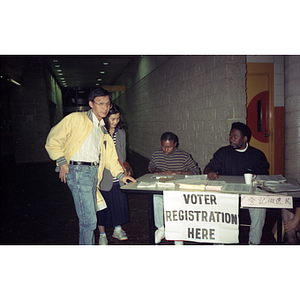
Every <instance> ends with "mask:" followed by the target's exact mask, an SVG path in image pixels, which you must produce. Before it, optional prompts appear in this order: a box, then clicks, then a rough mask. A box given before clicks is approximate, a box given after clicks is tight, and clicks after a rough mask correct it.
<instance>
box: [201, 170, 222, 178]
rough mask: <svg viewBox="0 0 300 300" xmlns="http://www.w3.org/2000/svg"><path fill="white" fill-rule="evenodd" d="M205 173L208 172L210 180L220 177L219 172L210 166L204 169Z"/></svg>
mask: <svg viewBox="0 0 300 300" xmlns="http://www.w3.org/2000/svg"><path fill="white" fill-rule="evenodd" d="M203 173H204V174H207V178H208V179H209V180H214V179H217V178H219V175H218V173H217V172H215V171H214V170H213V169H211V168H210V167H205V169H204V171H203Z"/></svg>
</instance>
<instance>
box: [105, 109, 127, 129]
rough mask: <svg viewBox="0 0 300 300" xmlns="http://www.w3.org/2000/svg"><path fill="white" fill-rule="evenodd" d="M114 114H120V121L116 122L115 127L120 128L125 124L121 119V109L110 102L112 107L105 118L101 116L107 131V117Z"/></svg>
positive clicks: (108, 126)
mask: <svg viewBox="0 0 300 300" xmlns="http://www.w3.org/2000/svg"><path fill="white" fill-rule="evenodd" d="M115 114H120V121H119V123H118V124H117V126H116V127H117V128H118V129H122V128H123V127H124V125H125V122H124V120H123V117H122V113H121V110H120V108H119V106H118V105H116V104H112V107H111V109H110V110H109V112H108V114H107V116H106V117H105V118H103V120H104V123H105V127H106V129H107V131H109V130H110V124H109V120H108V118H109V116H111V115H115Z"/></svg>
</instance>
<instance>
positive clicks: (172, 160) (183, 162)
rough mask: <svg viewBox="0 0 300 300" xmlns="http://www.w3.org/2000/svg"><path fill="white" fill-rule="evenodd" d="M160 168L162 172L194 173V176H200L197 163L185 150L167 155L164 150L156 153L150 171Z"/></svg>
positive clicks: (177, 150) (176, 150)
mask: <svg viewBox="0 0 300 300" xmlns="http://www.w3.org/2000/svg"><path fill="white" fill-rule="evenodd" d="M152 168H158V169H160V170H162V171H168V170H176V171H192V174H193V175H198V174H200V170H199V168H198V166H197V163H196V162H195V161H194V160H193V159H192V157H191V155H190V154H189V153H187V152H185V151H183V150H180V149H178V148H175V149H174V151H173V152H172V153H171V154H169V155H166V154H164V152H163V151H162V149H160V150H157V151H155V152H154V153H153V154H152V156H151V160H150V162H149V165H148V170H149V171H150V172H151V169H152Z"/></svg>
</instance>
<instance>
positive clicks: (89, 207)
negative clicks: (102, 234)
mask: <svg viewBox="0 0 300 300" xmlns="http://www.w3.org/2000/svg"><path fill="white" fill-rule="evenodd" d="M97 173H98V166H82V165H79V166H77V165H69V173H67V174H66V175H67V176H66V178H67V184H68V187H69V189H70V190H71V192H72V195H73V199H74V204H75V209H76V213H77V216H78V219H79V245H93V244H94V243H95V237H94V230H95V229H96V227H97V216H96V211H97V208H96V188H97Z"/></svg>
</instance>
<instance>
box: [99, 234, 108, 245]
mask: <svg viewBox="0 0 300 300" xmlns="http://www.w3.org/2000/svg"><path fill="white" fill-rule="evenodd" d="M107 244H108V242H107V238H106V234H100V237H99V245H107Z"/></svg>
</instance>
